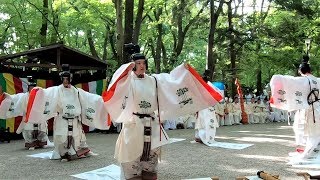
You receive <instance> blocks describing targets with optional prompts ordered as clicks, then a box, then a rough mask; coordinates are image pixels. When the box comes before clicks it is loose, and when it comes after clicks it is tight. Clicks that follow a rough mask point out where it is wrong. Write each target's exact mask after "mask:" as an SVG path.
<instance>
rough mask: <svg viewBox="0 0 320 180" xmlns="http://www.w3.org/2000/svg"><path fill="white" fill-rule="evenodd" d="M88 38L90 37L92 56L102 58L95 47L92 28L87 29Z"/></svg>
mask: <svg viewBox="0 0 320 180" xmlns="http://www.w3.org/2000/svg"><path fill="white" fill-rule="evenodd" d="M87 39H88V43H89V48H90V52H91V54H92V56H93V57H95V58H97V59H100V58H99V56H98V53H97V50H96V48H95V47H94V41H93V37H92V30H91V29H89V30H87Z"/></svg>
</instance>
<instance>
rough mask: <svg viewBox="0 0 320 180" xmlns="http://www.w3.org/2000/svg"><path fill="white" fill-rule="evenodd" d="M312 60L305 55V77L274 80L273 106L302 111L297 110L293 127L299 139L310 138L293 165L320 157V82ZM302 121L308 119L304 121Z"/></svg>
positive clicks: (301, 71)
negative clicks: (314, 72)
mask: <svg viewBox="0 0 320 180" xmlns="http://www.w3.org/2000/svg"><path fill="white" fill-rule="evenodd" d="M308 60H309V57H308V56H305V57H304V59H303V62H302V63H301V65H300V67H299V73H300V74H301V75H302V77H292V76H283V75H274V76H273V77H272V79H271V81H270V84H271V91H272V101H271V102H272V104H271V105H272V106H274V107H276V108H279V109H282V110H286V111H289V112H290V111H294V110H302V111H300V112H299V113H297V118H295V122H294V126H293V128H295V129H294V132H295V133H296V138H297V139H296V141H297V142H298V143H299V141H300V140H301V139H303V140H306V147H305V149H304V151H303V152H302V153H301V154H298V155H296V156H293V157H292V158H291V161H290V163H291V164H303V163H304V162H306V161H307V162H308V161H312V160H314V159H316V158H317V156H319V153H318V152H319V147H318V145H319V143H320V131H319V129H320V113H319V112H320V102H319V98H320V97H319V89H320V81H319V80H318V79H317V78H316V77H314V76H313V75H312V74H311V68H310V65H309V64H308ZM300 113H302V114H300ZM299 116H301V117H302V118H301V117H300V118H299ZM296 121H298V122H296ZM299 121H304V123H302V122H299ZM303 124H304V126H303ZM301 131H303V135H302V134H301ZM299 138H301V139H300V140H299Z"/></svg>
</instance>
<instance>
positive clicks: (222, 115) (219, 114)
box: [215, 102, 225, 126]
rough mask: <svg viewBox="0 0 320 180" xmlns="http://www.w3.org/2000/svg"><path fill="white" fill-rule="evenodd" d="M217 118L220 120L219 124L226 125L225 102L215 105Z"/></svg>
mask: <svg viewBox="0 0 320 180" xmlns="http://www.w3.org/2000/svg"><path fill="white" fill-rule="evenodd" d="M215 112H216V118H217V120H218V122H219V126H224V125H225V113H224V103H223V102H219V103H218V104H216V105H215Z"/></svg>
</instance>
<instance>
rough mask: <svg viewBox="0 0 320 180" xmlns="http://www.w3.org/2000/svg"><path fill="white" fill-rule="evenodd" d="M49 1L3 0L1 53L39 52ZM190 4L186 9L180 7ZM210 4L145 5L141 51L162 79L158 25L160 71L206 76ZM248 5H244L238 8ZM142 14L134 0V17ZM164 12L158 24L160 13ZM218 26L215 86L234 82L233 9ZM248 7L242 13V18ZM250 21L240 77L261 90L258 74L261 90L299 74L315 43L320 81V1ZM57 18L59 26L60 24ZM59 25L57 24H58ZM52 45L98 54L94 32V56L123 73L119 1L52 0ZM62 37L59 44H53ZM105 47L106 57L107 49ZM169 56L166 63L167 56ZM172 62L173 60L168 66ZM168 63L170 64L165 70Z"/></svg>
mask: <svg viewBox="0 0 320 180" xmlns="http://www.w3.org/2000/svg"><path fill="white" fill-rule="evenodd" d="M42 2H43V1H40V0H38V1H32V0H19V1H12V0H1V1H0V12H1V13H0V23H1V24H0V53H1V54H10V53H15V52H21V51H24V50H28V49H32V48H38V47H40V42H41V39H40V34H39V33H40V28H41V24H42V15H43V9H42V6H43V4H42ZM182 2H185V4H184V5H183V6H180V4H181V3H182ZM206 2H207V1H206V0H184V1H180V0H172V1H165V0H145V3H144V11H143V21H142V25H141V30H140V37H139V45H140V46H141V49H142V51H143V53H145V54H146V55H147V57H148V58H149V63H150V68H149V70H150V72H155V67H154V64H153V63H154V62H153V58H154V57H153V54H152V47H153V48H154V47H156V45H157V44H156V43H157V38H158V33H159V32H158V29H157V28H158V25H161V27H162V36H161V39H162V43H163V45H164V48H165V54H164V52H162V53H161V62H162V63H161V69H162V71H169V70H171V69H173V68H174V67H175V66H177V65H179V64H181V63H183V62H184V61H187V62H189V63H190V64H191V65H192V66H194V67H195V68H196V69H197V70H198V71H199V73H203V72H204V70H205V68H206V59H207V57H206V56H207V44H208V35H209V24H210V9H209V6H208V5H207V6H204V9H203V11H202V13H200V14H199V15H198V13H199V11H200V9H201V8H202V5H203V4H204V3H206ZM239 2H241V1H239ZM137 7H138V0H136V1H135V9H134V12H135V13H134V14H135V15H134V16H135V17H134V18H136V12H137ZM159 9H162V13H161V14H160V16H159V19H158V20H157V19H156V16H155V12H157V11H158V10H159ZM223 9H224V11H223V13H222V14H221V15H220V17H219V19H218V24H217V29H216V32H215V34H214V36H215V43H214V48H215V52H216V55H217V58H218V60H217V63H216V72H215V76H214V80H217V81H225V82H227V83H229V84H231V83H233V82H231V79H232V77H231V76H232V75H231V72H232V70H231V69H230V53H229V43H230V42H229V39H230V38H229V37H230V35H231V32H230V30H229V29H228V28H229V26H228V19H227V14H226V12H227V11H226V5H224V8H223ZM240 9H241V7H239V9H238V12H239V11H240ZM255 9H256V11H255V12H252V13H248V14H240V13H238V14H234V15H233V19H232V21H233V25H234V31H233V32H232V33H233V34H234V35H235V41H236V42H235V49H236V75H237V77H238V78H239V80H240V82H241V83H242V84H243V85H244V86H247V87H252V88H253V89H255V88H256V87H255V86H256V81H257V80H256V79H257V77H256V74H257V72H258V70H261V72H262V83H263V85H264V84H267V83H268V82H269V80H270V78H271V77H272V75H273V74H291V75H295V70H296V66H297V65H298V64H299V63H300V59H301V57H302V55H303V54H304V53H305V51H306V46H305V44H304V39H305V38H307V37H309V38H312V43H311V48H310V51H309V52H310V57H311V60H310V63H311V65H312V67H314V69H313V72H314V74H315V75H320V71H319V68H317V67H320V59H319V57H318V56H319V53H320V52H319V48H318V47H317V46H318V44H319V41H320V30H319V28H318V27H319V25H320V16H319V12H320V11H319V10H318V9H319V0H298V1H296V0H290V1H285V0H276V1H274V3H273V4H272V6H271V8H270V10H269V11H268V12H265V11H264V12H260V9H259V8H258V6H257V8H255ZM179 14H182V15H183V16H182V23H181V27H182V30H185V28H186V27H187V26H188V24H190V22H191V21H192V19H193V18H195V17H196V18H195V19H194V21H192V23H191V24H190V27H189V29H188V31H186V34H185V37H184V39H183V47H182V51H181V53H180V54H179V55H178V56H176V54H175V53H176V48H177V43H178V30H179V22H178V18H177V16H178V15H179ZM55 18H58V22H59V25H58V26H55V25H54V20H55ZM56 20H57V19H56ZM47 21H48V29H47V38H46V39H47V43H48V44H50V43H55V42H58V41H63V42H64V43H65V44H66V45H69V46H71V47H73V48H75V49H79V50H80V51H83V52H86V53H88V54H91V50H90V47H89V44H88V37H89V36H88V35H89V34H88V32H91V36H92V40H93V42H94V47H95V50H96V51H97V53H98V56H99V57H100V58H101V59H102V56H103V53H104V52H107V54H106V57H107V62H108V63H109V64H110V69H109V70H108V75H110V76H111V74H112V73H113V72H114V71H115V70H116V69H117V62H116V60H115V52H114V51H113V49H112V47H115V46H116V44H115V42H116V37H117V34H116V24H117V23H123V22H116V11H115V5H114V1H112V0H49V7H48V19H47ZM53 37H56V38H53ZM105 44H106V51H105V49H104V45H105ZM165 55H166V56H165ZM169 60H170V61H169ZM163 62H167V63H168V65H166V66H165V64H164V63H163Z"/></svg>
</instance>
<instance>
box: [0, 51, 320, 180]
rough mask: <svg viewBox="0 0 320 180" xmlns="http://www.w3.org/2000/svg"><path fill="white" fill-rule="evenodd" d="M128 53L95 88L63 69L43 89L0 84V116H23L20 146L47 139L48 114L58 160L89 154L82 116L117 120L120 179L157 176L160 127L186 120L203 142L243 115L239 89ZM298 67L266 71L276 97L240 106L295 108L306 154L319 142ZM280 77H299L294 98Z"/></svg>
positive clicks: (259, 113)
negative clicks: (157, 67) (151, 70)
mask: <svg viewBox="0 0 320 180" xmlns="http://www.w3.org/2000/svg"><path fill="white" fill-rule="evenodd" d="M130 58H131V62H129V63H127V64H124V65H122V66H121V67H120V68H119V69H118V70H117V71H116V72H115V73H114V75H113V77H112V79H111V82H110V84H109V87H108V89H107V91H105V92H104V94H103V95H102V96H99V95H96V94H91V93H88V92H85V91H84V90H82V89H80V88H76V87H74V86H73V85H71V82H72V73H71V72H70V70H69V69H63V71H62V72H61V73H60V77H61V83H62V84H61V85H59V86H53V87H50V88H47V89H42V88H39V87H35V86H36V84H35V83H34V82H32V81H31V80H29V82H28V84H29V91H28V92H26V93H20V94H16V95H10V94H7V93H5V92H3V91H2V88H1V86H0V118H1V119H6V118H9V117H16V116H23V121H22V123H21V125H20V126H21V128H20V130H19V131H20V132H23V137H24V139H25V147H27V148H28V149H35V148H42V147H45V146H46V145H48V143H50V141H49V140H48V137H47V134H46V133H47V126H46V121H47V120H48V119H50V118H54V136H53V142H54V151H53V154H52V159H60V160H61V161H70V160H73V159H78V158H84V157H88V156H91V155H95V154H94V153H93V152H91V151H90V149H89V147H88V145H87V141H86V137H85V133H84V131H83V129H82V124H85V125H88V126H90V127H94V128H97V129H108V128H109V127H110V125H111V121H112V122H113V123H114V124H117V125H118V126H119V125H121V126H119V127H121V131H120V134H119V136H118V140H117V142H116V145H115V156H114V157H115V158H116V159H117V160H118V162H119V163H120V165H121V170H122V179H135V178H143V179H157V169H158V156H159V154H160V148H161V146H163V145H165V144H168V142H169V137H168V135H167V133H166V131H165V130H170V129H183V128H194V129H196V132H195V139H196V141H197V142H201V143H204V144H206V145H209V144H211V143H213V142H214V138H215V133H216V128H217V127H219V126H230V125H240V124H242V123H243V120H242V111H241V108H240V103H239V97H238V96H236V97H234V98H228V97H226V98H224V99H223V96H222V95H221V94H220V93H219V92H218V91H217V90H216V89H215V88H214V87H212V86H210V85H209V84H208V83H207V79H206V78H205V77H201V76H200V75H199V74H198V73H197V72H196V71H195V70H194V69H193V68H192V67H191V66H190V65H189V64H187V63H184V64H181V65H180V66H178V67H176V68H175V69H174V70H172V71H171V72H170V74H169V73H162V74H153V75H148V74H146V71H147V69H148V61H147V58H146V57H145V56H144V55H143V54H140V53H133V54H132V56H131V57H130ZM308 68H309V69H308ZM300 72H301V74H302V75H303V76H305V77H306V78H303V79H301V78H294V77H287V76H280V75H278V76H274V77H273V79H272V80H271V83H270V84H271V87H272V88H271V90H272V96H273V98H276V99H271V100H270V101H269V100H268V99H267V98H261V97H253V96H251V97H250V95H246V96H245V97H244V98H245V99H246V102H245V104H244V111H245V113H246V114H247V116H248V123H249V124H256V123H267V122H280V121H287V120H288V119H291V120H293V119H294V118H293V116H294V113H293V112H297V113H296V116H295V119H298V120H295V124H296V125H295V126H294V127H295V134H296V140H297V142H298V141H299V143H298V144H300V145H302V146H304V147H305V150H304V152H303V154H302V155H301V156H299V157H300V158H302V159H303V158H309V157H311V156H312V155H313V154H312V152H314V150H315V149H316V148H317V146H318V144H319V142H320V140H319V139H320V138H319V137H320V136H319V131H318V130H316V128H317V127H318V125H317V124H319V123H318V121H319V120H318V114H317V112H318V111H316V110H318V106H319V105H318V103H319V102H318V100H319V99H318V95H319V92H318V91H319V90H318V89H319V88H318V87H317V86H318V85H317V83H314V82H317V79H316V78H314V77H313V76H312V75H310V67H309V66H308V64H307V63H306V62H305V63H303V64H302V66H301V67H300ZM288 82H289V83H288ZM286 83H288V84H290V83H291V85H292V84H295V83H300V84H299V86H301V87H299V88H300V90H301V92H303V93H302V95H301V94H297V92H295V91H293V90H292V92H293V93H295V96H296V98H300V99H298V100H299V101H298V100H297V99H294V98H293V99H294V100H292V99H291V100H290V97H288V96H287V95H288V94H289V93H288V92H291V91H290V89H289V88H291V87H290V86H288V84H286ZM311 84H312V85H311ZM304 85H305V86H304ZM302 87H303V88H304V89H301V88H302ZM316 90H317V91H316ZM310 91H311V92H313V93H311V95H310ZM281 92H282V93H281ZM283 92H287V93H283ZM316 92H317V93H316ZM306 94H307V96H306ZM305 96H306V97H307V98H305V99H301V98H302V97H305ZM285 98H286V99H285ZM261 99H263V100H261ZM295 100H296V101H295ZM288 102H290V103H288ZM297 102H301V103H300V104H297ZM270 103H271V105H270ZM301 104H302V105H301ZM301 109H302V110H301ZM288 112H290V113H288ZM315 112H316V113H315ZM288 114H289V115H288ZM312 114H313V116H312ZM312 117H313V118H312ZM305 119H306V120H307V122H306V121H305ZM301 124H302V125H301Z"/></svg>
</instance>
